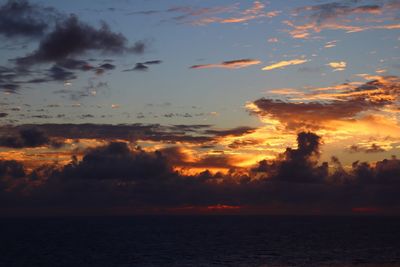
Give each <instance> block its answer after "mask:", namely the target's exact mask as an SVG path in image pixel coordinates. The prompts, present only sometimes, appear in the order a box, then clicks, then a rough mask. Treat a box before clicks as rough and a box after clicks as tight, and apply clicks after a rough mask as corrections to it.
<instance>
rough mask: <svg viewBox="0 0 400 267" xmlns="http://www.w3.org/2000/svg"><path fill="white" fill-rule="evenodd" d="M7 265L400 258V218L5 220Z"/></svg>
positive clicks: (325, 262) (2, 255) (1, 261)
mask: <svg viewBox="0 0 400 267" xmlns="http://www.w3.org/2000/svg"><path fill="white" fill-rule="evenodd" d="M0 241H1V243H0V266H5V267H11V266H28V267H31V266H45V267H47V266H49V267H56V266H144V267H146V266H335V267H337V266H371V267H372V266H374V267H375V266H385V267H386V266H390V267H391V266H400V218H393V217H268V216H138V217H79V218H46V219H44V218H35V219H32V218H18V219H1V220H0Z"/></svg>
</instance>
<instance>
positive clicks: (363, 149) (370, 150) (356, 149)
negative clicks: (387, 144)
mask: <svg viewBox="0 0 400 267" xmlns="http://www.w3.org/2000/svg"><path fill="white" fill-rule="evenodd" d="M348 150H349V151H350V152H352V153H355V152H364V153H379V152H385V151H386V150H385V149H384V148H382V147H381V146H379V145H378V144H375V143H373V144H371V145H370V146H360V145H352V146H350V147H349V149H348Z"/></svg>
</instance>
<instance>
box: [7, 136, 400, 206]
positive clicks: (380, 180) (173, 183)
mask: <svg viewBox="0 0 400 267" xmlns="http://www.w3.org/2000/svg"><path fill="white" fill-rule="evenodd" d="M297 142H298V145H297V148H287V149H286V151H285V152H284V153H282V154H280V155H279V156H278V157H277V158H276V159H274V160H263V161H260V162H259V164H258V166H255V167H254V168H253V169H252V170H251V171H250V172H249V173H247V174H246V173H241V174H240V173H237V174H235V173H234V172H231V173H227V174H222V173H215V174H212V173H211V172H210V171H203V172H200V173H198V174H193V175H185V174H183V173H180V172H178V171H175V170H174V168H173V165H172V164H174V163H176V162H178V163H179V162H180V163H182V162H189V161H188V159H187V158H185V155H184V154H183V153H182V152H181V151H180V150H179V148H176V147H175V148H169V149H164V150H161V151H156V152H146V151H143V150H142V149H140V148H135V149H133V148H130V147H129V146H128V145H127V144H126V143H121V142H111V143H109V144H108V145H104V146H100V147H95V148H91V149H89V150H87V151H86V152H85V153H84V155H83V157H82V159H81V160H78V158H77V157H73V158H72V160H71V162H70V163H69V164H67V165H65V166H64V167H62V168H59V167H58V168H57V167H52V166H42V167H39V168H37V169H35V170H33V171H32V172H31V173H26V172H25V171H24V168H23V165H21V164H20V163H18V162H15V161H13V162H11V161H0V185H1V186H0V196H2V197H3V199H7V206H6V207H7V208H10V207H15V208H16V207H29V208H30V210H32V209H33V210H35V209H36V208H39V209H41V210H46V208H49V207H57V208H58V209H60V210H63V209H65V208H66V209H68V210H71V209H73V210H74V209H75V210H77V211H78V210H79V209H80V208H87V209H93V208H96V209H100V210H101V209H104V210H108V209H109V208H111V207H112V208H117V207H129V208H130V210H131V211H132V212H137V211H141V212H146V210H147V209H148V208H150V210H151V209H153V208H157V209H158V210H159V209H166V211H171V210H169V209H170V208H171V209H172V208H177V207H185V206H192V207H201V206H210V205H227V206H237V207H238V208H239V210H240V209H242V208H244V209H245V208H246V207H247V208H251V207H266V208H267V210H268V209H269V208H270V207H273V206H276V205H278V206H279V207H280V210H279V211H275V212H279V213H282V212H283V213H285V209H287V211H288V212H290V211H293V210H297V211H299V212H305V213H307V212H308V213H310V212H312V211H314V210H315V209H319V210H322V211H323V213H327V214H329V213H336V214H343V213H344V214H348V213H351V212H352V211H353V210H354V208H356V207H371V206H373V207H376V211H377V212H380V211H385V210H389V211H390V212H392V213H394V214H396V211H397V212H398V209H397V207H399V205H400V198H399V196H398V186H400V178H399V177H400V176H399V174H400V160H398V159H397V158H395V157H393V158H392V159H385V160H382V161H378V162H377V163H376V164H375V165H374V166H372V165H370V164H368V163H365V162H354V163H353V165H352V167H351V169H350V170H345V169H344V168H343V167H342V166H341V164H340V161H339V160H338V159H337V158H332V167H333V171H332V173H331V174H330V173H328V167H329V163H327V162H323V163H322V164H319V163H318V157H319V149H320V144H321V137H320V136H318V135H316V134H314V133H310V132H301V133H299V134H298V138H297ZM213 160H214V161H215V162H213ZM226 164H228V165H229V158H228V157H225V158H224V157H222V156H221V157H212V156H211V157H208V158H203V159H201V160H200V161H196V162H193V165H194V166H209V165H212V166H219V165H222V166H225V165H226ZM10 176H11V177H19V178H24V179H22V180H20V181H18V182H17V181H16V180H10V179H8V177H10ZM34 181H41V182H40V183H39V185H38V183H37V182H36V183H33V182H34ZM17 184H18V186H16V185H17ZM72 195H73V197H71V196H72ZM354 196H357V197H354ZM33 199H34V200H35V201H32V200H33ZM2 203H3V204H0V207H1V208H3V207H4V205H5V204H4V202H2ZM282 208H283V210H282ZM147 211H148V210H147ZM270 212H271V211H270ZM272 212H274V211H272Z"/></svg>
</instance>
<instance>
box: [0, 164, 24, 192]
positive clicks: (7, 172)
mask: <svg viewBox="0 0 400 267" xmlns="http://www.w3.org/2000/svg"><path fill="white" fill-rule="evenodd" d="M25 175H26V173H25V170H24V166H23V165H22V164H21V163H20V162H18V161H15V160H0V178H3V179H4V178H13V179H15V178H22V177H24V176H25ZM0 185H1V182H0ZM0 188H1V187H0Z"/></svg>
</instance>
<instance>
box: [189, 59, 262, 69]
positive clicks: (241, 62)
mask: <svg viewBox="0 0 400 267" xmlns="http://www.w3.org/2000/svg"><path fill="white" fill-rule="evenodd" d="M258 64H261V61H260V60H256V59H237V60H230V61H224V62H221V63H216V64H202V65H193V66H191V67H190V68H191V69H208V68H224V69H241V68H247V67H250V66H253V65H258Z"/></svg>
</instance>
